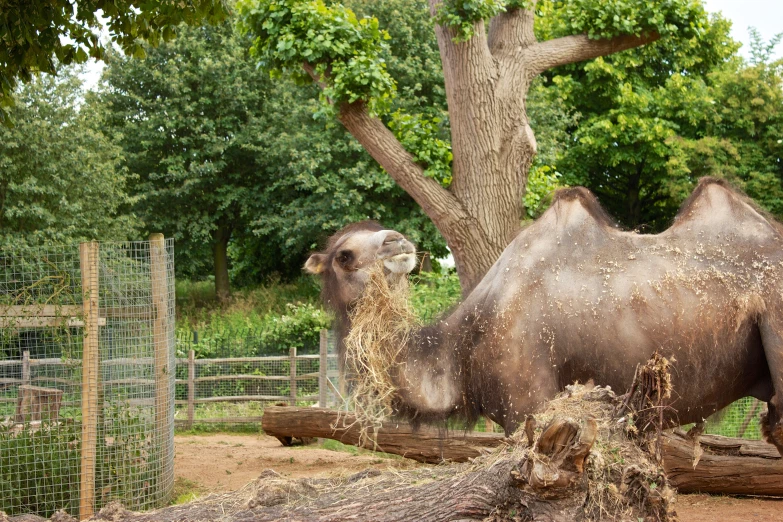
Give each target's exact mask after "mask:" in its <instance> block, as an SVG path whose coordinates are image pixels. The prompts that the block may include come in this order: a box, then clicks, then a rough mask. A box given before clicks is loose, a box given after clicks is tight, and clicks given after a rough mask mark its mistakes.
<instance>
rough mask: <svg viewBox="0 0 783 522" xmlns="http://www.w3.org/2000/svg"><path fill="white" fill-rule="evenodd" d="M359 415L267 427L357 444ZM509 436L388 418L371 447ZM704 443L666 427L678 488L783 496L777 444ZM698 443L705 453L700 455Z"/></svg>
mask: <svg viewBox="0 0 783 522" xmlns="http://www.w3.org/2000/svg"><path fill="white" fill-rule="evenodd" d="M353 420H354V418H353V416H352V415H350V414H347V413H345V412H337V411H335V410H328V409H323V408H291V407H269V408H266V409H265V411H264V417H263V419H262V426H263V428H264V431H265V432H266V433H267V434H269V435H273V436H278V437H280V436H286V437H320V438H327V439H334V440H338V441H340V442H343V443H344V444H352V445H357V444H358V441H359V429H358V427H357V426H355V425H352V423H353ZM345 426H349V427H347V428H346V427H345ZM504 440H508V439H507V438H506V437H504V436H503V435H500V434H497V433H465V432H462V431H456V432H455V431H451V432H448V433H446V432H445V431H438V430H433V429H432V428H421V429H420V430H413V429H412V428H411V427H410V426H409V425H408V424H407V423H389V422H387V423H384V425H383V427H382V428H381V429H380V430H379V431H378V433H377V441H378V444H377V447H375V448H373V447H372V445H365V447H368V448H369V449H376V450H378V451H384V452H386V453H393V454H395V455H402V456H404V457H407V458H412V459H414V460H417V461H419V462H430V463H438V462H441V461H450V462H466V461H468V460H470V459H473V458H476V457H478V456H479V455H481V454H482V453H485V452H486V451H487V448H494V447H497V446H499V445H501V444H503V441H504ZM698 442H699V444H698V446H697V445H695V444H694V440H692V439H691V438H689V437H688V435H687V434H685V433H684V432H683V431H682V430H674V431H667V432H664V435H663V463H664V469H665V471H666V473H667V475H668V476H669V480H670V482H671V484H672V485H673V486H675V487H677V489H678V491H680V492H683V493H693V492H700V493H719V494H725V495H728V494H741V495H770V496H779V495H783V459H781V458H780V454H779V453H778V451H777V449H776V448H775V446H773V445H772V444H768V443H766V442H763V441H753V440H745V439H733V438H729V437H721V436H717V435H701V436H700V437H699V438H698ZM697 448H700V450H701V452H702V453H701V456H700V458H698V459H696V457H695V454H696V453H697V452H698V451H699V450H698V449H697ZM694 462H696V465H695V466H694Z"/></svg>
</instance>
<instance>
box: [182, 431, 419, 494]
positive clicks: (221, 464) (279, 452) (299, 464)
mask: <svg viewBox="0 0 783 522" xmlns="http://www.w3.org/2000/svg"><path fill="white" fill-rule="evenodd" d="M416 465H417V463H416V462H414V461H411V460H408V459H403V458H396V457H395V458H384V457H383V456H379V455H378V454H373V453H371V452H369V451H360V452H359V454H356V455H354V454H351V453H348V452H345V451H332V450H328V449H323V448H322V447H321V446H319V445H313V446H293V447H288V448H287V447H284V446H282V445H281V444H280V442H279V441H278V440H277V439H276V438H274V437H269V436H267V435H261V434H259V435H232V434H226V433H219V434H214V435H177V436H176V437H174V473H175V475H176V477H177V478H179V479H185V480H187V481H190V482H193V483H195V484H198V485H199V486H201V488H200V490H201V491H202V492H205V493H217V492H224V491H233V490H236V489H239V488H241V487H242V486H244V485H245V484H247V483H248V482H250V481H252V480H254V479H255V478H256V477H258V475H259V474H260V473H261V472H262V471H264V470H265V469H273V470H275V471H276V472H278V473H280V474H281V475H283V476H286V477H290V478H300V477H336V476H341V475H346V474H351V473H355V472H357V471H361V470H363V469H366V468H377V469H380V470H384V469H387V468H390V467H391V468H396V469H407V468H412V467H414V466H416Z"/></svg>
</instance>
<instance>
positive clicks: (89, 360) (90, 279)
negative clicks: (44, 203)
mask: <svg viewBox="0 0 783 522" xmlns="http://www.w3.org/2000/svg"><path fill="white" fill-rule="evenodd" d="M98 254H99V250H98V242H97V241H91V242H89V243H81V244H80V245H79V267H80V269H81V275H82V309H83V314H84V330H83V348H82V404H81V407H82V455H81V481H80V484H79V518H80V519H85V518H90V517H92V515H93V509H94V501H95V457H96V447H97V443H98V410H99V409H100V408H101V407H102V405H101V404H98V385H99V381H100V375H99V372H100V352H99V345H98V339H99V337H98V336H99V332H98Z"/></svg>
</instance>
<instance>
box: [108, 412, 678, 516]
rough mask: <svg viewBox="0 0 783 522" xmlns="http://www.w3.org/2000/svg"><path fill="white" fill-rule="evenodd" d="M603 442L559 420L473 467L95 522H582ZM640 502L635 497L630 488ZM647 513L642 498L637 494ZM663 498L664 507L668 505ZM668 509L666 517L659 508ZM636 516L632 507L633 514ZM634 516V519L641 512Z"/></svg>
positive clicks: (263, 490) (266, 478)
mask: <svg viewBox="0 0 783 522" xmlns="http://www.w3.org/2000/svg"><path fill="white" fill-rule="evenodd" d="M596 435H597V430H596V422H595V420H592V419H584V420H583V421H582V422H581V423H577V422H576V421H574V420H564V419H554V420H553V421H552V422H551V423H550V424H549V425H547V427H546V428H545V429H544V430H543V431H542V433H541V435H540V436H539V438H538V440H537V442H536V445H535V447H534V448H533V449H532V450H527V449H524V447H523V446H517V447H516V449H510V450H509V451H505V452H501V453H498V454H497V455H496V456H495V457H494V458H490V457H485V458H486V459H487V460H486V461H482V462H474V463H472V464H469V465H461V466H458V465H455V466H436V467H431V468H420V469H417V470H411V471H405V472H395V473H386V474H382V473H381V472H380V471H378V470H366V471H363V472H360V473H357V474H355V475H353V476H351V477H348V478H347V479H346V480H343V481H335V480H333V479H300V480H295V481H292V480H287V479H284V478H282V477H281V476H279V475H278V474H277V473H275V472H273V471H271V470H267V471H265V472H263V473H262V474H261V476H260V477H259V478H258V479H257V481H256V482H255V483H253V484H251V485H250V486H248V487H245V488H243V489H242V490H240V491H238V492H236V493H234V494H229V495H221V496H219V497H217V498H214V499H210V498H209V497H208V498H207V499H205V500H203V501H196V502H193V503H190V504H186V505H180V506H172V507H169V508H164V509H161V510H158V511H155V512H151V513H131V512H128V511H125V510H123V509H122V508H121V507H120V506H118V505H112V506H109V507H107V508H104V509H103V510H102V511H101V512H100V513H99V514H98V515H97V517H96V519H97V520H115V521H127V522H131V521H133V522H141V521H153V520H154V521H156V522H167V521H175V520H177V521H178V520H216V519H220V520H223V521H231V522H240V521H242V522H245V521H247V522H250V521H254V522H263V521H273V520H275V521H277V520H289V521H293V520H296V521H300V522H301V521H338V520H368V521H369V520H372V521H375V522H391V521H409V520H417V521H422V522H428V521H432V522H442V521H457V520H459V521H464V522H467V521H473V520H475V521H479V520H487V517H493V518H492V520H515V519H517V518H515V517H518V519H519V520H540V521H550V522H572V521H573V520H578V519H580V518H582V517H583V514H584V511H585V505H586V497H587V494H588V484H587V476H586V474H585V472H584V471H585V467H584V462H585V458H586V457H587V455H588V454H589V452H590V450H591V448H592V446H593V443H594V441H595V438H596ZM633 494H634V495H637V494H638V491H636V490H633ZM653 496H655V497H656V501H655V504H656V505H657V507H656V508H655V512H656V514H657V515H660V517H659V519H660V520H662V521H666V520H670V518H669V515H668V513H667V507H668V499H667V498H666V497H662V498H659V495H658V493H655V492H654V493H653ZM633 500H634V503H635V504H636V505H638V506H641V513H640V514H644V513H646V512H647V510H648V509H649V505H648V504H649V503H648V501H647V497H645V496H643V495H642V496H634V499H633ZM661 500H663V502H661ZM661 507H663V509H661ZM632 511H633V508H632ZM634 512H636V511H634Z"/></svg>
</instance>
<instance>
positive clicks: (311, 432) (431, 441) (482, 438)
mask: <svg viewBox="0 0 783 522" xmlns="http://www.w3.org/2000/svg"><path fill="white" fill-rule="evenodd" d="M355 420H356V418H355V417H354V416H353V414H350V413H346V412H338V411H335V410H330V409H327V408H292V407H286V406H268V407H267V408H265V409H264V417H263V419H262V421H261V426H262V427H263V429H264V432H265V433H266V434H267V435H271V436H273V437H277V438H278V439H281V438H284V439H289V440H290V438H294V437H296V438H303V437H321V438H327V439H334V440H337V441H340V442H342V443H344V444H351V445H354V446H357V445H359V440H360V437H359V434H360V430H359V427H358V425H357V424H356V423H355ZM504 439H505V437H503V435H500V434H496V433H465V432H463V431H446V430H437V429H433V428H430V427H422V428H420V429H418V430H414V429H413V428H411V426H410V424H408V423H407V422H399V423H394V422H386V423H384V425H383V427H382V428H381V429H380V430H379V431H378V436H377V440H376V444H375V445H373V444H372V443H368V444H365V445H364V447H366V448H367V449H372V450H376V451H383V452H386V453H393V454H395V455H402V456H403V457H407V458H409V459H413V460H416V461H418V462H427V463H431V464H437V463H440V462H443V461H451V462H467V461H468V460H469V459H472V458H475V457H478V456H479V455H481V454H482V453H486V452H487V449H488V448H494V447H497V446H500V445H501V444H503V440H504Z"/></svg>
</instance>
